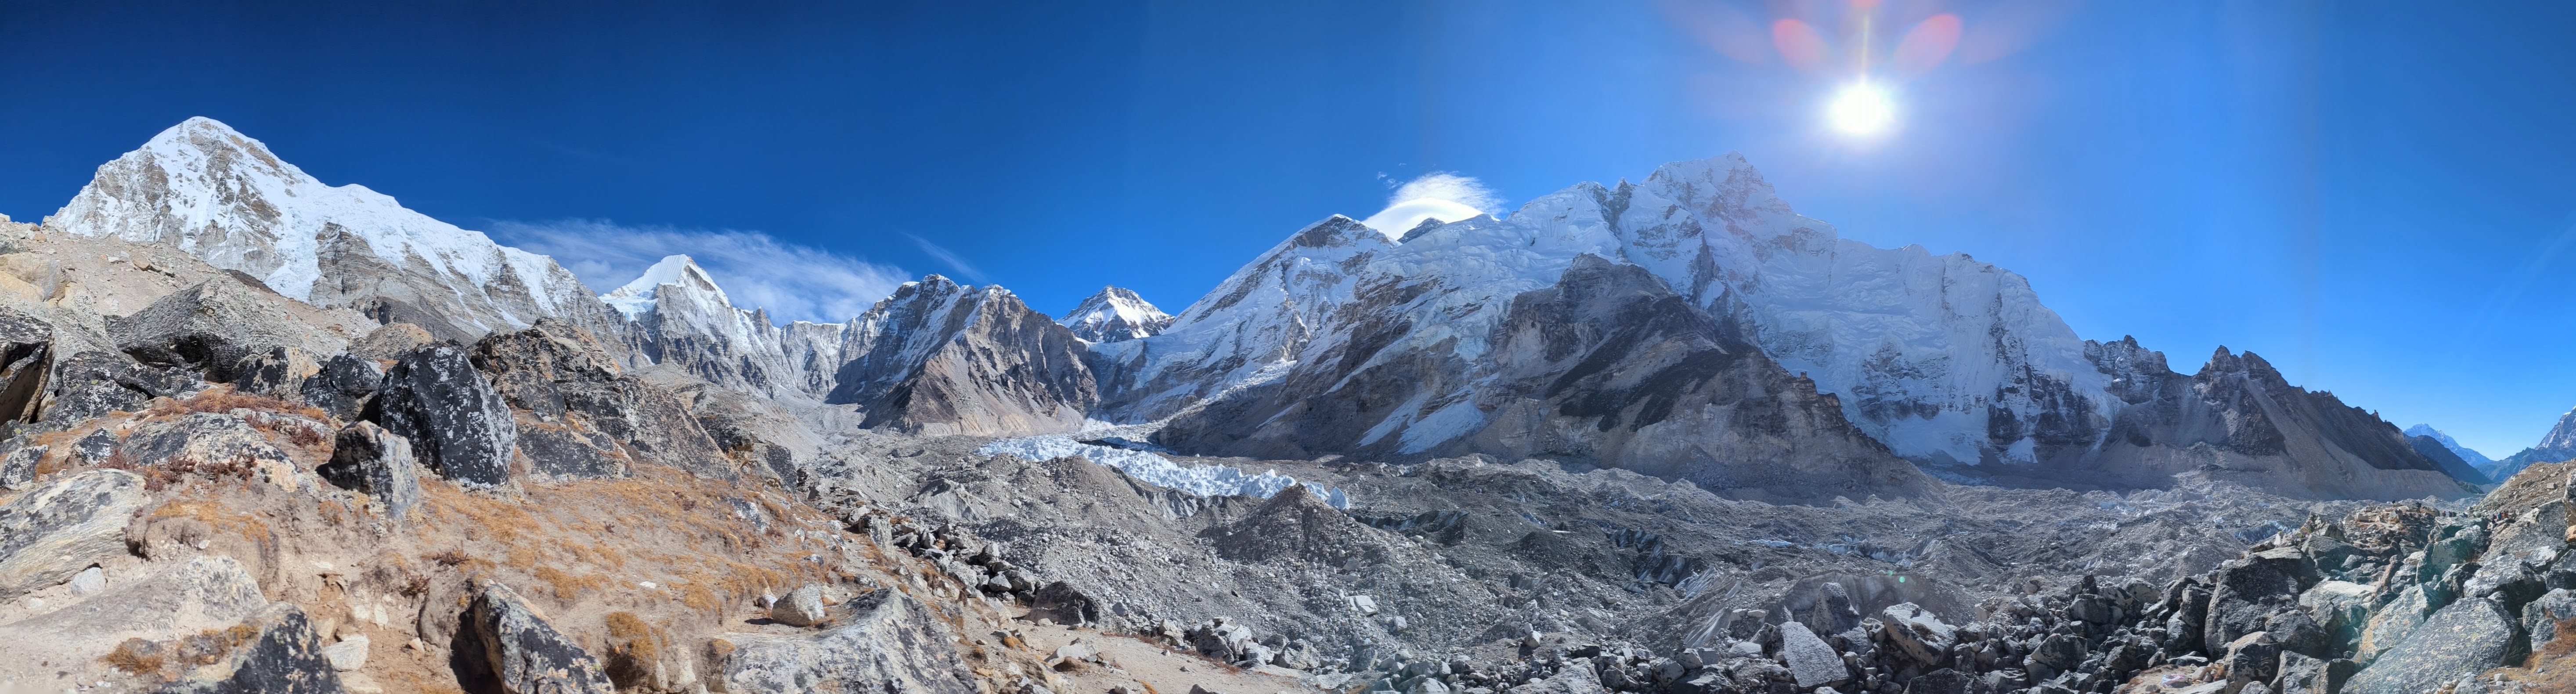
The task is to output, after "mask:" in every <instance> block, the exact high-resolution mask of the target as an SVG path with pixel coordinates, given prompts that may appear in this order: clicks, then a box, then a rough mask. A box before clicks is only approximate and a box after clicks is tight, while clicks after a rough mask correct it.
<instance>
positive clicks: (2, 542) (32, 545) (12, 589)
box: [0, 470, 151, 600]
mask: <svg viewBox="0 0 2576 694" xmlns="http://www.w3.org/2000/svg"><path fill="white" fill-rule="evenodd" d="M150 500H151V499H150V495H149V494H147V493H146V492H145V491H144V489H143V478H142V477H140V476H137V475H135V474H134V473H131V472H126V471H123V470H91V471H89V472H84V473H81V474H78V475H73V476H71V477H68V478H64V479H62V480H61V481H58V482H55V483H53V484H50V485H46V486H45V487H43V488H40V489H36V490H34V491H30V492H27V493H26V494H23V495H20V496H19V497H18V498H16V499H11V500H10V501H9V503H8V504H6V505H0V600H14V599H17V597H18V596H20V595H25V594H26V593H27V592H28V591H32V590H36V589H38V588H44V587H48V586H52V585H55V584H59V583H62V582H64V581H68V580H71V577H72V576H73V575H75V574H78V573H80V572H81V570H82V569H86V568H89V566H90V565H91V564H95V563H98V562H101V561H106V560H108V559H110V558H113V557H116V556H118V555H122V554H124V553H125V526H126V524H127V523H129V522H131V521H132V520H133V518H134V513H135V512H136V511H139V510H142V508H143V506H144V504H146V503H148V502H149V501H150Z"/></svg>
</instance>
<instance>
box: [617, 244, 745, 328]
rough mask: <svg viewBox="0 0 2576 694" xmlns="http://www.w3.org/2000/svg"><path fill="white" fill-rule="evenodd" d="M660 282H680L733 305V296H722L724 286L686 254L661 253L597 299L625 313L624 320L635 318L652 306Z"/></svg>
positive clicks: (723, 294) (724, 303)
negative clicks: (717, 284) (629, 277)
mask: <svg viewBox="0 0 2576 694" xmlns="http://www.w3.org/2000/svg"><path fill="white" fill-rule="evenodd" d="M664 285H681V286H683V287H685V288H687V289H689V290H692V291H696V292H702V293H706V294H710V295H712V298H713V299H714V300H715V302H716V303H719V304H722V305H724V306H726V307H728V308H730V307H732V306H733V300H732V299H730V298H728V297H726V296H725V292H724V288H723V287H719V286H716V281H715V278H713V277H710V276H708V275H707V271H706V269H705V268H701V267H698V262H697V261H696V260H693V259H691V258H689V257H688V256H686V255H673V256H664V257H663V258H662V259H661V260H660V261H658V262H655V263H653V266H652V267H649V268H645V269H644V274H643V275H641V276H638V277H636V278H635V280H634V281H632V282H627V283H626V285H625V286H622V287H618V288H617V289H616V290H614V291H610V292H609V293H606V294H601V295H599V300H601V301H605V302H608V305H609V307H610V308H615V309H617V312H618V313H622V314H625V315H626V319H627V320H635V319H637V318H638V317H640V316H642V315H643V314H644V313H645V312H646V311H649V310H651V309H652V308H653V301H654V297H655V296H656V295H657V294H658V293H659V291H660V290H661V288H662V287H663V286H664Z"/></svg>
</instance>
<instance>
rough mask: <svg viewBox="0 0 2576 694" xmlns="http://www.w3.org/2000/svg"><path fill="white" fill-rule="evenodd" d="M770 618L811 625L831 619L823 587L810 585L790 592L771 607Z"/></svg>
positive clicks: (800, 624)
mask: <svg viewBox="0 0 2576 694" xmlns="http://www.w3.org/2000/svg"><path fill="white" fill-rule="evenodd" d="M769 618H770V619H771V620H774V621H777V622H779V623H781V624H788V625H792V626H800V627H810V626H814V625H817V624H821V623H823V622H824V621H825V620H828V619H831V615H829V614H827V613H826V612H825V610H824V607H823V587H822V586H816V585H808V586H805V587H802V588H798V589H796V590H795V591H794V592H791V593H788V594H787V597H785V598H781V599H779V601H778V604H776V605H772V606H770V608H769Z"/></svg>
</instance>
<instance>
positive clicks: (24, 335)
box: [0, 308, 54, 422]
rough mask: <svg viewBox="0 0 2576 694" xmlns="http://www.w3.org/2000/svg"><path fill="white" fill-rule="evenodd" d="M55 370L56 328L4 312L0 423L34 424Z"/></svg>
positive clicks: (0, 322)
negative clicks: (46, 384) (46, 380)
mask: <svg viewBox="0 0 2576 694" xmlns="http://www.w3.org/2000/svg"><path fill="white" fill-rule="evenodd" d="M53 369H54V327H53V326H52V325H48V324H46V323H45V322H44V321H41V320H37V319H35V318H34V317H31V316H28V315H26V314H23V313H19V312H17V311H14V310H10V309H6V308H0V422H33V421H36V415H37V413H38V412H41V411H42V410H43V406H44V398H45V379H46V378H48V377H50V376H51V374H52V373H53Z"/></svg>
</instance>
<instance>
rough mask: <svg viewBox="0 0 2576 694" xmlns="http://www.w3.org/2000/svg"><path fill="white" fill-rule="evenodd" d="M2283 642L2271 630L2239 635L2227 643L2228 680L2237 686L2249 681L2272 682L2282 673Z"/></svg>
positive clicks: (2222, 660)
mask: <svg viewBox="0 0 2576 694" xmlns="http://www.w3.org/2000/svg"><path fill="white" fill-rule="evenodd" d="M2281 653H2282V649H2281V644H2280V643H2278V642H2275V641H2273V640H2272V635H2271V634H2270V633H2269V632H2261V631H2257V632H2254V633H2251V634H2246V635H2244V636H2242V637H2238V638H2237V639H2236V640H2235V641H2230V642H2228V644H2227V652H2226V657H2225V658H2223V659H2221V660H2220V662H2223V663H2226V664H2227V680H2228V681H2229V682H2232V683H2235V684H2236V685H2237V686H2244V684H2245V683H2247V682H2270V681H2272V678H2273V677H2275V676H2277V675H2279V674H2281V673H2280V668H2281Z"/></svg>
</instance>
